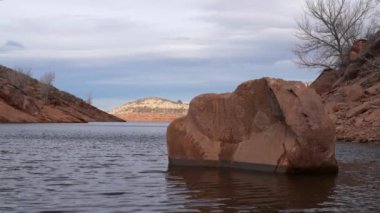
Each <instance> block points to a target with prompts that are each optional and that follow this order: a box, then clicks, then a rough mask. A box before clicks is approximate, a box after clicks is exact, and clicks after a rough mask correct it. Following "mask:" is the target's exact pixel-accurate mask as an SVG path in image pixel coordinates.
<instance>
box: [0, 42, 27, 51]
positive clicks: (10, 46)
mask: <svg viewBox="0 0 380 213" xmlns="http://www.w3.org/2000/svg"><path fill="white" fill-rule="evenodd" d="M20 49H24V45H22V44H21V43H19V42H17V41H12V40H8V41H7V42H5V43H4V44H3V45H1V46H0V53H1V52H8V51H12V50H20Z"/></svg>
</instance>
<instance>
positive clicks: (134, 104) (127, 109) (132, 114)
mask: <svg viewBox="0 0 380 213" xmlns="http://www.w3.org/2000/svg"><path fill="white" fill-rule="evenodd" d="M188 109H189V104H186V103H182V102H181V101H177V102H174V101H171V100H167V99H163V98H157V97H153V98H144V99H139V100H136V101H131V102H128V103H126V104H123V105H122V106H120V107H117V108H116V109H114V110H112V111H111V112H110V114H112V115H115V116H117V117H119V118H121V119H124V120H126V121H144V122H170V121H173V120H174V119H177V118H179V117H182V116H185V115H186V113H187V110H188Z"/></svg>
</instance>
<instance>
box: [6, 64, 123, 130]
mask: <svg viewBox="0 0 380 213" xmlns="http://www.w3.org/2000/svg"><path fill="white" fill-rule="evenodd" d="M44 76H45V77H43V78H42V79H41V80H42V82H43V83H42V82H41V81H38V80H36V79H33V78H31V76H30V72H24V70H12V69H9V68H7V67H4V66H0V88H1V90H0V122H28V123H29V122H89V121H122V120H121V119H118V118H117V117H114V116H112V115H110V114H107V113H105V112H103V111H101V110H99V109H97V108H95V107H93V106H91V105H89V104H87V103H86V102H85V101H83V100H81V99H79V98H77V97H75V96H73V95H71V94H69V93H66V92H63V91H60V90H58V89H57V88H55V87H54V86H53V85H52V82H53V80H54V76H55V75H54V73H47V74H46V75H44Z"/></svg>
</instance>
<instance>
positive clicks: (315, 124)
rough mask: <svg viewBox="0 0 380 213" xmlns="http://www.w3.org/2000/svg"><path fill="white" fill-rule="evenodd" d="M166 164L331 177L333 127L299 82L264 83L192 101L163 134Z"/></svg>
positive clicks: (312, 94) (334, 166) (310, 91)
mask: <svg viewBox="0 0 380 213" xmlns="http://www.w3.org/2000/svg"><path fill="white" fill-rule="evenodd" d="M167 146H168V154H169V164H171V165H200V166H221V167H234V168H242V169H252V170H259V171H272V172H275V173H283V172H287V173H298V172H306V173H309V172H310V173H314V172H315V173H330V172H331V173H335V172H337V170H338V167H337V163H336V160H335V157H334V156H335V126H334V124H333V122H332V121H331V120H330V119H329V118H328V116H327V114H326V112H325V110H324V108H323V105H322V103H321V100H320V97H319V96H318V95H317V94H316V93H315V91H314V90H313V89H309V88H306V87H305V86H304V84H303V83H301V82H287V81H283V80H278V79H269V78H264V79H260V80H253V81H248V82H245V83H243V84H241V85H240V86H238V88H237V89H236V90H235V91H234V92H233V93H225V94H204V95H200V96H198V97H196V98H194V99H193V100H192V101H191V103H190V109H189V112H188V114H187V116H186V117H183V118H180V119H177V120H175V121H173V122H172V123H171V124H170V125H169V127H168V130H167Z"/></svg>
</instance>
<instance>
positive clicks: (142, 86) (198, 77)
mask: <svg viewBox="0 0 380 213" xmlns="http://www.w3.org/2000/svg"><path fill="white" fill-rule="evenodd" d="M303 4H304V1H303V0H293V1H281V0H267V1H251V0H237V1H228V0H192V1H186V0H161V1H159V2H157V1H153V0H140V1H129V0H111V1H102V0H77V1H74V0H65V1H52V0H33V1H22V0H3V1H0V28H1V32H0V64H1V65H4V66H8V67H10V68H15V67H20V68H24V69H31V71H32V74H33V77H34V78H37V79H38V78H39V76H41V75H42V74H43V73H45V72H48V71H53V72H55V74H56V79H55V82H54V85H55V86H56V87H57V88H58V89H60V90H64V91H67V92H70V93H72V94H74V95H76V96H78V97H81V98H84V99H85V98H86V97H87V96H88V95H89V94H90V93H91V94H92V96H93V103H94V105H95V106H96V107H98V108H100V109H102V110H106V111H109V110H111V109H112V108H115V107H117V106H119V105H121V104H123V103H126V102H128V101H132V100H135V99H138V98H146V97H162V98H166V99H171V100H174V101H176V100H182V101H185V102H189V101H190V100H191V99H192V98H193V97H195V96H196V95H199V94H201V93H214V92H216V93H223V92H231V91H232V90H234V89H235V87H236V86H237V85H238V84H240V83H242V82H244V81H247V80H251V79H257V78H261V77H264V76H269V77H274V78H283V79H286V80H300V81H312V80H314V79H315V78H316V76H317V74H318V71H312V70H305V69H300V68H298V67H297V66H296V65H295V64H294V63H293V60H294V57H295V56H294V55H293V53H292V48H293V45H294V42H295V41H296V38H295V36H294V34H295V32H296V21H295V20H296V18H297V17H301V16H302V13H303V6H304V5H303Z"/></svg>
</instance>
